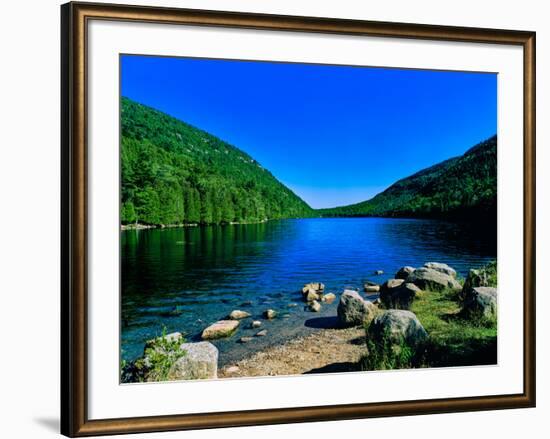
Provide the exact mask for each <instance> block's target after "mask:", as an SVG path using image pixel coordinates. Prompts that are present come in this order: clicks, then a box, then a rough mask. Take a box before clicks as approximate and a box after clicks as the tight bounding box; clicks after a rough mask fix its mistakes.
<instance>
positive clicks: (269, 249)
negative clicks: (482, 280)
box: [121, 218, 496, 365]
mask: <svg viewBox="0 0 550 439" xmlns="http://www.w3.org/2000/svg"><path fill="white" fill-rule="evenodd" d="M121 255H122V261H121V268H122V309H121V311H122V324H121V327H122V357H123V358H124V359H127V360H131V359H134V358H136V357H138V356H140V355H141V354H142V352H143V346H144V342H145V341H146V340H148V339H150V338H152V337H154V336H156V335H159V334H160V333H161V332H162V328H163V327H164V326H165V327H166V329H167V331H168V332H173V331H180V332H185V333H186V334H187V335H186V337H187V338H188V339H189V340H198V339H199V335H200V332H201V331H202V330H203V329H204V328H205V327H206V326H207V325H208V324H210V323H213V322H214V321H216V320H219V319H221V318H223V317H225V316H227V314H229V312H231V311H232V310H233V309H243V310H246V311H248V312H250V313H252V315H253V317H255V318H260V317H261V314H262V312H263V311H264V310H265V309H267V308H273V309H276V310H278V311H279V313H280V318H278V319H275V320H273V321H264V326H263V328H262V329H267V330H268V333H269V334H268V336H266V337H255V338H254V340H253V341H252V342H250V343H246V344H241V343H238V342H237V341H238V339H239V338H240V337H241V336H249V335H253V334H254V333H255V332H257V331H258V330H252V329H248V328H247V326H248V325H249V323H250V321H251V319H246V320H244V321H242V322H241V328H240V329H239V332H238V333H237V335H236V336H233V337H231V338H229V339H225V340H219V341H216V342H215V344H216V345H217V346H218V348H219V349H220V364H221V365H223V364H227V363H229V362H231V361H235V360H237V359H239V358H241V357H242V356H243V355H246V354H247V353H250V352H251V351H254V350H257V349H261V348H264V347H266V346H268V345H271V344H275V343H279V342H280V341H282V340H285V339H288V338H289V337H293V336H296V335H302V334H307V333H309V332H312V331H315V330H318V328H319V327H323V326H330V324H331V323H332V319H333V316H334V315H336V307H337V301H335V303H334V304H332V305H324V306H323V309H322V311H321V313H311V312H309V311H306V310H304V308H303V303H302V302H301V294H300V292H299V290H300V289H301V287H302V285H303V284H304V283H307V282H312V281H321V282H324V283H325V285H326V291H327V292H328V291H332V292H335V293H336V294H337V295H338V294H339V293H341V292H342V291H343V289H344V287H356V288H361V287H362V285H363V283H364V281H365V280H374V281H376V282H382V281H384V280H385V279H387V278H389V277H393V276H392V274H393V273H395V272H396V271H397V270H398V269H399V268H400V267H401V266H403V265H412V266H420V265H423V264H424V263H425V262H428V261H437V262H445V263H447V264H449V265H451V266H452V267H454V268H455V269H456V270H457V271H458V272H459V273H460V274H462V275H465V274H466V273H467V272H468V270H469V269H470V268H473V267H477V266H479V265H482V264H484V263H486V262H487V261H489V260H491V259H495V258H496V231H494V230H493V231H489V232H488V231H487V230H485V231H481V232H480V231H479V230H476V229H475V228H473V227H471V226H468V225H465V224H456V223H450V222H443V221H435V220H409V219H386V218H357V219H356V218H335V219H328V218H324V219H300V220H283V221H270V222H267V223H264V224H251V225H231V226H212V227H186V228H174V229H155V230H140V231H137V230H130V231H124V232H122V238H121ZM375 270H383V271H384V272H385V274H384V275H383V276H374V275H373V272H374V271H375ZM361 289H362V288H361ZM292 304H297V306H293V305H292ZM174 306H177V307H178V309H179V310H180V311H182V312H183V313H182V314H181V315H179V316H173V317H169V316H166V315H165V314H166V313H167V312H169V311H170V310H171V309H172V308H173V307H174Z"/></svg>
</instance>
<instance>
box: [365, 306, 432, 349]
mask: <svg viewBox="0 0 550 439" xmlns="http://www.w3.org/2000/svg"><path fill="white" fill-rule="evenodd" d="M368 331H369V335H370V336H372V337H373V338H374V340H375V341H377V342H378V343H382V342H383V341H384V339H386V338H389V341H390V342H391V343H392V344H401V343H406V344H407V345H409V346H416V345H418V344H419V343H421V342H422V341H424V340H425V339H426V338H428V333H427V332H426V330H425V329H424V327H423V326H422V324H421V323H420V321H419V320H418V319H417V317H416V315H415V314H414V313H412V312H411V311H405V310H397V309H391V310H389V311H386V312H384V313H383V314H381V315H379V316H378V317H376V318H375V319H374V320H373V322H372V323H371V325H370V326H369V329H368Z"/></svg>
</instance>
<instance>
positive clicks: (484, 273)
mask: <svg viewBox="0 0 550 439" xmlns="http://www.w3.org/2000/svg"><path fill="white" fill-rule="evenodd" d="M493 275H494V274H493ZM489 286H494V285H491V281H490V274H489V272H488V270H487V268H479V269H472V270H470V271H469V272H468V276H467V277H466V280H465V281H464V287H463V288H462V292H461V294H460V298H461V299H463V300H464V298H465V297H466V296H467V295H468V293H469V292H470V290H472V288H475V287H489Z"/></svg>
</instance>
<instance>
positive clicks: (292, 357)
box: [122, 262, 497, 382]
mask: <svg viewBox="0 0 550 439" xmlns="http://www.w3.org/2000/svg"><path fill="white" fill-rule="evenodd" d="M375 274H381V273H375ZM495 285H496V264H495V265H494V274H493V272H492V271H489V270H488V269H481V270H470V273H469V274H468V277H467V278H466V280H465V281H464V282H463V283H462V281H460V280H459V279H458V278H457V273H456V271H455V270H454V269H452V268H451V267H449V266H448V265H446V264H442V263H437V262H428V263H426V264H425V265H424V266H423V267H417V268H414V267H408V266H404V267H402V268H400V269H399V270H398V271H397V273H396V274H395V276H394V278H392V279H388V280H387V281H386V282H384V283H383V284H381V285H378V284H376V283H374V282H367V283H366V284H365V285H364V286H363V290H364V292H365V293H366V294H372V293H375V292H378V293H379V298H378V299H376V300H373V301H371V300H368V299H366V298H364V297H363V296H362V295H361V294H360V293H359V291H358V289H356V290H351V289H346V290H344V291H343V292H342V293H341V294H340V295H339V297H338V296H337V295H336V294H334V293H332V292H329V293H325V286H324V285H323V283H321V282H312V283H308V284H305V285H304V286H303V287H302V289H301V293H302V297H303V301H304V305H305V307H306V309H308V310H309V311H310V312H311V313H318V312H319V311H320V310H321V308H322V307H324V306H326V305H330V304H331V303H333V302H334V301H336V300H338V306H337V312H336V315H335V316H334V324H333V326H331V327H328V328H324V329H319V330H317V331H316V332H314V333H312V334H309V335H306V336H301V337H298V338H294V339H291V340H290V341H286V342H284V343H281V344H278V345H275V346H270V347H267V348H265V349H263V350H260V351H257V352H255V353H253V354H251V355H249V356H247V357H245V358H242V359H239V360H237V361H234V362H233V363H230V364H225V365H223V366H221V367H220V366H219V361H218V360H219V358H218V357H219V352H218V349H217V348H216V347H215V346H214V345H213V344H212V343H211V342H210V341H211V340H216V339H220V338H234V339H235V342H236V343H249V342H251V341H252V340H253V339H254V338H255V337H269V335H270V334H269V331H268V330H267V329H265V328H264V324H263V322H262V320H258V319H252V316H251V315H250V313H248V312H246V311H242V310H238V309H236V310H233V311H232V312H231V313H230V314H229V315H228V316H226V317H225V318H223V319H221V320H219V321H217V322H215V323H213V324H211V325H209V326H208V327H206V328H204V330H203V332H202V334H201V338H202V340H203V341H200V342H195V343H187V342H185V340H184V339H183V337H182V335H181V334H180V333H172V334H163V336H161V337H159V338H157V339H154V340H150V341H148V342H147V343H146V346H145V350H144V355H143V357H142V358H139V359H138V360H136V361H134V362H132V363H131V364H127V365H123V367H122V381H123V382H136V381H162V380H181V379H215V378H231V377H250V376H274V375H295V374H304V373H327V372H343V371H353V370H362V369H363V368H364V364H363V363H364V362H365V361H364V360H365V358H369V357H372V358H376V359H378V360H379V357H380V356H386V355H390V356H392V355H394V353H395V352H402V351H403V352H406V353H407V356H408V357H407V358H409V357H410V358H415V355H416V353H418V352H421V351H422V352H423V351H424V350H426V349H427V348H426V346H428V348H429V342H432V340H431V337H430V333H429V332H428V331H427V330H426V329H425V328H424V326H423V324H422V323H421V321H419V319H418V318H417V316H416V315H415V314H414V313H413V312H412V311H411V310H410V309H411V307H412V306H413V304H415V303H416V304H418V303H419V302H422V300H424V299H423V298H426V297H435V296H436V295H437V294H447V295H449V294H451V296H452V300H456V303H457V307H458V308H457V311H456V312H455V313H454V315H448V316H447V317H445V318H453V319H454V318H460V319H462V320H461V321H464V322H466V323H465V324H469V323H468V322H472V321H474V320H475V321H476V322H481V323H480V324H484V323H483V322H493V321H494V320H496V314H497V290H496V288H495V287H494V286H495ZM371 297H372V296H371ZM277 318H279V316H278V313H277V311H275V310H273V309H266V310H265V311H264V313H263V319H264V320H265V321H269V320H273V319H277ZM476 324H477V323H476ZM239 327H246V328H248V329H254V331H255V333H254V334H253V335H252V336H241V337H238V332H239ZM430 330H431V327H430ZM388 347H389V352H383V351H382V350H381V349H386V350H387V348H388ZM379 350H380V352H378V351H379ZM375 351H376V352H375ZM378 360H377V361H378ZM397 360H399V358H398V359H397ZM392 361H393V360H392ZM399 361H400V360H399ZM399 361H398V362H397V363H395V364H400V363H399ZM366 363H367V365H368V364H372V361H371V362H370V363H369V361H367V362H366ZM384 364H385V363H384ZM389 364H394V363H389ZM411 367H417V366H411ZM390 368H391V367H390Z"/></svg>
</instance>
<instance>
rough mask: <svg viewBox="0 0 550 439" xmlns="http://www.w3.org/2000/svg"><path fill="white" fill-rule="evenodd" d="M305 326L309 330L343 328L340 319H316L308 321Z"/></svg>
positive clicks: (333, 317) (334, 317) (332, 317)
mask: <svg viewBox="0 0 550 439" xmlns="http://www.w3.org/2000/svg"><path fill="white" fill-rule="evenodd" d="M304 326H306V327H307V328H314V329H341V328H342V326H341V325H340V323H339V322H338V317H336V316H330V317H314V318H312V319H307V320H306V321H305V322H304Z"/></svg>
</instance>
